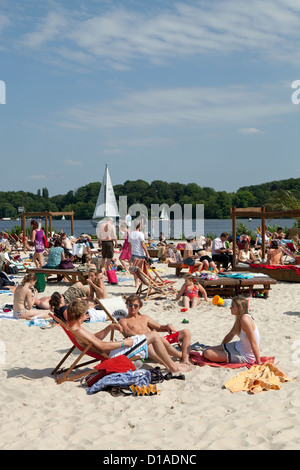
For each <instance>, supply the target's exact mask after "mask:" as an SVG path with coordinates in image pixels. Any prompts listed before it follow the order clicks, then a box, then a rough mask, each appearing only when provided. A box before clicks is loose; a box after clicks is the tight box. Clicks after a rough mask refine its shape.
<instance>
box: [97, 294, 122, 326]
mask: <svg viewBox="0 0 300 470" xmlns="http://www.w3.org/2000/svg"><path fill="white" fill-rule="evenodd" d="M98 303H99V305H100V307H101V308H102V310H104V312H105V313H106V315H107V316H108V317H109V319H110V320H111V321H112V322H113V323H118V321H119V319H120V318H123V317H126V316H127V313H128V312H127V306H126V304H125V301H124V296H123V295H122V294H121V295H118V296H116V297H109V298H107V299H98ZM118 312H119V314H118ZM115 315H116V317H117V318H116V317H115ZM118 317H120V318H118Z"/></svg>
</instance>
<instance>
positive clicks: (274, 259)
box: [265, 240, 284, 266]
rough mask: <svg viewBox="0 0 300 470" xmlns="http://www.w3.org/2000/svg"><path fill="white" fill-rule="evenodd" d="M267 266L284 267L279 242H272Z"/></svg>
mask: <svg viewBox="0 0 300 470" xmlns="http://www.w3.org/2000/svg"><path fill="white" fill-rule="evenodd" d="M265 264H267V265H269V266H279V265H283V264H284V263H283V252H282V249H281V248H280V246H279V244H278V241H277V240H272V241H271V247H270V248H269V249H268V251H267V260H266V262H265Z"/></svg>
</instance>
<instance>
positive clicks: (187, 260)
mask: <svg viewBox="0 0 300 470" xmlns="http://www.w3.org/2000/svg"><path fill="white" fill-rule="evenodd" d="M183 263H184V264H186V265H187V266H195V260H194V258H185V259H184V260H183Z"/></svg>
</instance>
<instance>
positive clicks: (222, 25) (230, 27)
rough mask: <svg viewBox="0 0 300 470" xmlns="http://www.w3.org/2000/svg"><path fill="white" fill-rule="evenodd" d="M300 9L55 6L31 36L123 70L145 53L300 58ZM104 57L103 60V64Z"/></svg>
mask: <svg viewBox="0 0 300 470" xmlns="http://www.w3.org/2000/svg"><path fill="white" fill-rule="evenodd" d="M299 21H300V9H299V4H298V3H297V2H296V1H295V0H294V1H293V0H264V2H261V0H252V1H251V6H249V3H248V2H238V1H236V0H219V1H214V2H211V1H208V0H202V1H198V2H196V1H195V2H194V3H193V4H191V5H189V4H187V3H184V2H181V3H180V2H179V3H174V4H173V5H172V6H165V7H164V6H162V7H161V8H160V9H159V10H158V11H156V12H153V10H150V11H147V13H144V12H137V11H136V10H130V8H129V7H127V8H125V7H123V8H119V9H115V8H114V9H111V10H104V9H103V13H102V14H101V15H99V14H96V13H94V14H93V12H92V9H91V10H90V11H89V17H88V18H87V15H84V16H83V17H82V16H80V15H79V14H78V12H76V10H74V12H73V13H72V12H70V11H66V10H65V9H63V7H60V9H59V11H51V12H50V13H49V14H48V16H47V17H46V18H44V19H42V20H41V21H40V23H39V24H38V26H37V27H36V30H35V31H33V32H30V33H28V34H27V35H26V36H25V37H24V38H23V39H24V43H25V44H26V45H27V46H29V47H33V48H37V47H41V46H44V45H47V44H50V43H51V42H52V41H56V42H57V43H58V44H59V45H60V47H56V48H55V50H54V49H53V51H52V52H53V53H55V54H57V55H61V56H63V57H66V58H67V59H68V60H70V61H73V62H77V63H82V62H84V63H86V62H88V61H89V60H90V59H91V58H92V57H93V58H95V59H96V58H102V59H103V61H104V63H105V64H106V66H107V65H109V66H111V67H113V68H118V69H119V70H122V69H125V70H127V69H128V67H129V66H130V64H131V63H132V62H133V61H134V60H136V59H139V58H143V59H148V60H149V61H150V62H153V63H164V61H168V60H170V59H172V58H180V57H181V58H183V59H184V58H186V57H187V56H192V55H203V54H204V55H206V56H209V55H211V54H213V55H215V54H222V55H223V54H224V53H228V54H229V53H236V52H241V53H243V52H249V51H252V52H254V53H255V54H257V56H264V58H266V57H269V59H271V60H276V61H280V62H282V61H283V62H284V61H287V62H288V61H289V62H293V63H294V64H295V65H298V64H299V60H300V51H299V47H297V44H298V43H299V40H300V31H299ZM104 63H101V65H102V66H103V65H104Z"/></svg>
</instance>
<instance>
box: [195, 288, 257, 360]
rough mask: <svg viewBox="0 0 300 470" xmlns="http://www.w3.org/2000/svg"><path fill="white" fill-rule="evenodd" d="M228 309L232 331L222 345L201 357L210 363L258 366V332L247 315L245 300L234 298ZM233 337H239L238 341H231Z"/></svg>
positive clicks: (250, 317) (238, 297)
mask: <svg viewBox="0 0 300 470" xmlns="http://www.w3.org/2000/svg"><path fill="white" fill-rule="evenodd" d="M230 309H231V315H233V316H234V317H235V322H234V325H233V327H232V329H231V330H230V332H229V333H228V334H227V335H226V336H225V338H224V339H223V341H222V344H220V345H219V346H214V347H212V348H208V349H206V350H205V351H204V352H203V356H204V357H205V358H206V359H208V360H210V361H212V362H227V363H249V364H254V363H257V364H260V353H259V331H258V328H257V326H256V324H255V322H254V319H253V318H252V316H251V315H249V314H248V303H247V300H246V299H245V298H244V297H241V296H237V297H234V298H233V299H232V304H231V307H230ZM235 335H238V336H239V338H240V339H239V341H232V339H233V338H234V336H235ZM231 341H232V342H231Z"/></svg>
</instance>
